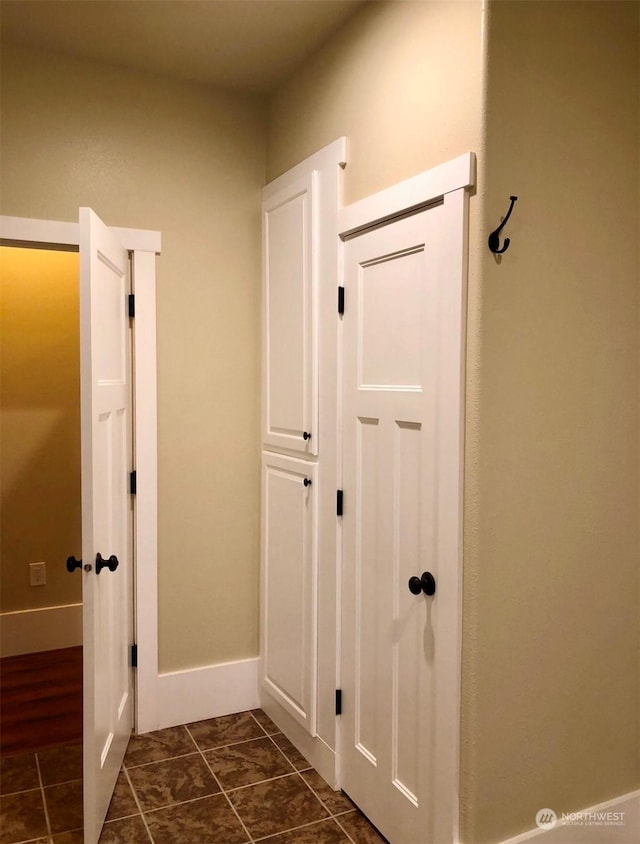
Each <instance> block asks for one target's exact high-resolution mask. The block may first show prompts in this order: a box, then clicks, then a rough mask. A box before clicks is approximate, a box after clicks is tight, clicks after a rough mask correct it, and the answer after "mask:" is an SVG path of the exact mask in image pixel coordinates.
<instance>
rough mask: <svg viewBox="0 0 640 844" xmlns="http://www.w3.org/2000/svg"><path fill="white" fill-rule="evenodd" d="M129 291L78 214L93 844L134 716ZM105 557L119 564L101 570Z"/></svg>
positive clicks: (124, 260)
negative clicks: (101, 561) (129, 490)
mask: <svg viewBox="0 0 640 844" xmlns="http://www.w3.org/2000/svg"><path fill="white" fill-rule="evenodd" d="M128 289H129V278H128V255H127V252H126V250H125V249H124V248H123V247H122V246H121V245H120V243H119V242H118V240H117V238H116V237H115V235H114V234H113V233H112V231H111V230H110V229H108V228H107V227H106V226H105V225H104V223H102V221H101V220H100V219H99V217H97V215H96V214H94V212H93V211H91V209H89V208H82V209H80V349H81V437H82V549H83V562H84V566H85V568H84V569H83V575H82V576H83V648H84V730H83V733H84V760H83V761H84V821H85V842H86V844H93V842H96V841H97V840H98V838H99V835H100V830H101V828H102V823H103V821H104V818H105V815H106V812H107V809H108V807H109V802H110V800H111V796H112V794H113V789H114V787H115V782H116V779H117V776H118V772H119V770H120V767H121V764H122V759H123V757H124V752H125V749H126V746H127V742H128V740H129V736H130V734H131V726H132V716H133V701H132V677H131V668H130V662H129V647H130V644H131V641H132V614H133V605H132V590H131V583H132V578H131V528H132V522H131V518H132V516H131V505H130V498H129V494H128V477H129V471H130V469H131V456H130V455H131V396H130V377H129V371H130V367H129V328H128V317H127V294H128ZM98 554H100V555H101V556H102V558H104V559H106V560H108V559H109V558H110V557H112V555H113V556H114V557H115V558H117V561H118V565H117V568H116V569H115V570H114V571H111V570H110V569H109V568H106V567H105V568H102V570H101V571H100V573H98V565H97V555H98ZM87 567H88V570H87Z"/></svg>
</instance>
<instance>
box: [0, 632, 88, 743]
mask: <svg viewBox="0 0 640 844" xmlns="http://www.w3.org/2000/svg"><path fill="white" fill-rule="evenodd" d="M81 740H82V647H77V648H64V649H63V650H57V651H43V652H41V653H35V654H24V655H22V656H10V657H5V658H4V659H0V755H2V756H8V755H10V754H13V753H25V752H28V751H31V750H41V749H42V748H45V747H50V746H53V745H56V744H62V743H65V742H78V741H81Z"/></svg>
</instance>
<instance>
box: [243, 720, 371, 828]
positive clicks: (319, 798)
mask: <svg viewBox="0 0 640 844" xmlns="http://www.w3.org/2000/svg"><path fill="white" fill-rule="evenodd" d="M251 715H252V717H253V719H254V721H255V722H256V723H257V724H259V725H260V726H261V727H262V724H260V722H259V721H258V719H257V718H256V717H255V716H254V715H253V713H251ZM263 729H264V727H263ZM265 732H266V730H265ZM273 735H284V733H274V734H273ZM269 738H270V739H271V741H272V743H273V744H274V745H275V746H276V747H277V748H278V750H279V751H280V753H282V755H283V756H284V757H285V759H286V760H287V762H289V764H290V765H292V766H293V767H294V768H295V766H294V765H293V762H292V761H291V760H290V759H289V758H288V757H287V755H286V753H285V752H284V750H283V749H282V748H281V747H280V745H279V744H278V743H277V741H276V740H275V739H274V738H273V736H272V735H270V736H269ZM285 738H286V736H285ZM294 747H295V745H294ZM296 749H297V748H296ZM298 752H299V751H298ZM303 758H304V757H303ZM307 761H308V760H307ZM308 770H314V771H315V768H314V767H313V765H310V766H309V768H305V769H304V771H308ZM295 771H296V773H297V774H298V776H299V777H300V779H301V780H302V781H303V782H304V784H305V785H306V786H307V788H308V789H309V790H310V791H311V793H312V794H313V795H314V796H315V797H316V798H317V799H318V800H319V801H320V804H321V805H322V806H323V807H324V808H325V809H326V811H327V812H329V817H330V818H331V819H333V820H334V821H335V822H336V823H337V825H338V826H339V827H340V829H341V830H342V832H343V833H344V834H345V835H346V836H347V838H348V839H349V841H350V842H351V844H356V842H355V841H354V840H353V838H352V837H351V836H350V835H349V833H348V832H347V830H346V829H345V828H344V827H343V826H342V824H341V823H340V821H339V820H338V816H337V815H334V814H333V812H332V811H331V809H329V807H328V806H327V805H326V804H325V802H324V800H322V798H321V797H320V796H319V795H318V794H317V793H316V791H315V790H314V789H313V788H312V787H311V785H310V784H309V783H308V782H307V781H306V780H305V778H304V777H303V776H302V774H303V771H298V769H297V768H295ZM316 773H317V772H316ZM355 810H356V807H355V804H354V809H348V810H346V811H344V812H340V814H341V815H346V814H349V813H350V812H352V811H355ZM325 820H326V818H325ZM313 823H318V821H314V822H313ZM309 825H310V824H307V826H309ZM298 828H299V827H295V829H298ZM289 831H290V830H287V832H289ZM276 834H279V833H276Z"/></svg>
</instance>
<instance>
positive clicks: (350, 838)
mask: <svg viewBox="0 0 640 844" xmlns="http://www.w3.org/2000/svg"><path fill="white" fill-rule="evenodd" d="M344 814H347V813H346V812H344ZM333 819H334V821H335V822H336V823H337V824H338V826H339V827H340V829H341V830H342V831H343V832H344V834H345V835H346V836H347V838H348V839H349V841H351V844H357V841H354V840H353V838H352V837H351V836H350V835H349V833H348V832H347V830H346V829H345V828H344V827H343V826H342V824H341V823H340V821H339V820H338V818H337V817H336V816H335V815H334V816H333Z"/></svg>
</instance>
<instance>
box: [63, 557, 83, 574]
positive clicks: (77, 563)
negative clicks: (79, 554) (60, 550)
mask: <svg viewBox="0 0 640 844" xmlns="http://www.w3.org/2000/svg"><path fill="white" fill-rule="evenodd" d="M81 568H82V560H76V558H75V557H67V571H68V572H73V571H75V570H76V569H81Z"/></svg>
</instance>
